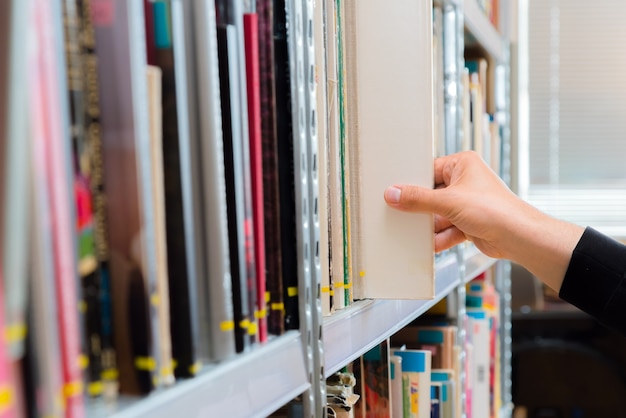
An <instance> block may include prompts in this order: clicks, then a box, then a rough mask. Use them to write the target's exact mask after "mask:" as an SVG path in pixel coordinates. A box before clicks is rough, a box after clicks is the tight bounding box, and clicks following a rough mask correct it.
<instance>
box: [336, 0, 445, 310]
mask: <svg viewBox="0 0 626 418" xmlns="http://www.w3.org/2000/svg"><path fill="white" fill-rule="evenodd" d="M344 7H345V39H346V44H345V45H346V46H345V53H346V58H345V59H346V75H345V76H346V79H347V106H346V107H347V127H346V130H347V132H348V135H349V136H348V143H349V145H348V146H349V149H350V151H349V152H350V165H351V166H350V180H351V183H350V192H351V194H350V196H349V198H350V207H351V208H352V210H351V213H350V219H351V223H350V232H351V248H352V273H353V282H354V285H355V298H356V297H363V298H389V299H429V298H432V297H433V295H434V290H435V288H434V256H433V254H434V253H433V246H434V244H433V219H432V216H431V215H426V214H409V213H403V212H399V211H396V210H394V209H391V208H389V207H388V206H387V205H386V203H385V201H384V199H383V193H384V191H385V189H386V187H388V186H390V185H393V184H407V183H408V184H417V185H420V186H425V187H432V186H433V153H434V150H433V80H432V45H433V44H432V4H431V2H421V1H419V2H416V1H413V0H399V1H394V2H379V1H374V0H360V1H358V6H357V1H356V0H349V1H346V2H345V6H344Z"/></svg>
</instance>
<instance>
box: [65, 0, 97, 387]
mask: <svg viewBox="0 0 626 418" xmlns="http://www.w3.org/2000/svg"><path fill="white" fill-rule="evenodd" d="M63 15H64V16H63V22H64V31H65V55H66V63H67V86H68V93H69V102H70V122H71V126H70V133H71V140H72V148H73V155H72V157H73V168H74V170H73V175H74V197H75V204H76V220H77V232H78V240H77V241H78V274H79V277H80V283H81V285H82V295H83V297H82V300H81V301H80V305H81V310H80V312H81V322H82V329H83V332H82V333H81V336H82V338H81V345H82V350H81V351H82V352H83V353H86V357H85V359H84V361H83V364H84V365H85V366H86V373H85V377H86V382H85V383H86V389H87V393H88V394H89V395H90V396H99V395H100V394H101V393H102V381H101V372H102V365H101V346H102V344H101V341H100V319H101V316H100V306H99V305H100V304H99V300H98V298H99V294H100V283H99V281H100V280H99V279H100V276H99V274H98V261H97V258H96V254H95V245H94V240H95V239H94V223H93V209H92V208H93V205H92V195H91V190H90V185H89V177H88V176H89V175H90V172H91V167H90V162H91V161H90V155H89V153H90V152H91V149H90V146H89V143H88V137H87V131H86V129H85V127H86V126H85V112H84V110H85V85H86V78H85V74H84V73H83V55H82V52H83V51H82V41H81V38H80V35H81V30H82V15H81V13H80V9H79V5H78V2H77V1H75V0H66V1H64V2H63Z"/></svg>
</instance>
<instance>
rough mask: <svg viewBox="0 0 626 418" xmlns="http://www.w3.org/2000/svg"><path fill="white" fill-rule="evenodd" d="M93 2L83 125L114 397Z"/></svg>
mask: <svg viewBox="0 0 626 418" xmlns="http://www.w3.org/2000/svg"><path fill="white" fill-rule="evenodd" d="M91 1H92V0H80V3H79V9H80V10H81V14H82V34H81V40H82V54H83V74H84V82H85V85H84V91H85V105H84V118H85V119H84V124H85V135H86V140H87V144H88V147H89V158H90V161H89V165H90V167H89V169H90V175H89V188H90V191H91V199H92V200H91V201H92V207H93V224H94V248H95V255H96V258H97V261H98V265H99V268H98V274H99V293H98V294H97V296H98V303H99V314H100V345H101V347H100V350H101V367H102V375H101V378H102V382H103V385H104V387H103V390H104V391H105V393H106V394H108V395H113V394H114V392H115V391H116V387H117V383H116V382H117V366H116V362H115V348H114V346H113V313H112V302H111V284H110V275H109V260H110V254H109V237H108V229H109V225H108V219H107V210H106V205H107V203H106V202H107V199H106V193H105V187H104V162H103V153H104V151H103V147H102V127H101V125H100V92H99V90H98V84H99V76H98V56H97V54H96V36H95V29H94V26H93V19H92V8H91Z"/></svg>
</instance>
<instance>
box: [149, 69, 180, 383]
mask: <svg viewBox="0 0 626 418" xmlns="http://www.w3.org/2000/svg"><path fill="white" fill-rule="evenodd" d="M161 78H162V76H161V69H160V68H159V67H155V66H152V65H148V66H147V69H146V79H147V85H148V114H149V120H150V159H151V161H150V162H151V164H150V167H151V169H152V179H151V180H152V199H153V201H152V205H153V210H154V236H155V238H156V240H155V243H154V245H155V248H156V262H157V265H156V272H157V288H156V294H153V295H150V302H151V303H152V304H153V305H156V309H157V315H158V317H159V321H158V322H159V338H160V340H161V341H160V342H159V352H158V353H156V355H157V356H158V357H159V358H158V364H159V366H160V370H158V371H157V375H158V381H159V383H160V384H164V385H169V384H172V383H174V367H173V364H172V338H171V334H170V297H169V283H168V281H169V275H168V270H167V243H166V241H167V240H166V232H165V183H164V178H163V112H162V107H161V98H162V94H161Z"/></svg>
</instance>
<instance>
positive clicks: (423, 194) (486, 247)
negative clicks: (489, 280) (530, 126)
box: [385, 152, 524, 258]
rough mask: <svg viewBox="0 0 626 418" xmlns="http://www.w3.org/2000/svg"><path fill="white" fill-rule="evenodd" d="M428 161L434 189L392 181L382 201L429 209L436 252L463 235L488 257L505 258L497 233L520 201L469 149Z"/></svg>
mask: <svg viewBox="0 0 626 418" xmlns="http://www.w3.org/2000/svg"><path fill="white" fill-rule="evenodd" d="M434 165H435V190H432V189H427V188H422V187H418V186H412V185H406V184H405V185H395V186H392V187H390V188H388V189H387V190H386V191H385V200H386V201H387V204H389V206H391V207H394V208H396V209H399V210H403V211H408V212H432V213H434V215H435V251H437V252H439V251H442V250H445V249H448V248H450V247H452V246H454V245H456V244H459V243H461V242H463V241H465V240H466V239H467V240H470V241H472V242H474V243H475V244H476V246H477V247H478V248H479V249H480V250H481V251H482V252H484V253H485V254H487V255H489V256H491V257H497V258H503V257H505V256H506V254H503V252H502V245H501V242H500V241H501V240H502V238H503V237H502V236H501V235H503V232H504V231H505V230H506V229H507V225H508V224H509V223H510V222H511V217H513V216H515V213H516V212H518V211H521V210H522V208H521V206H523V205H524V203H523V202H522V201H521V200H520V199H518V198H517V197H516V196H515V195H514V194H513V193H512V192H511V191H510V190H509V189H508V187H507V186H506V185H505V184H504V183H503V182H502V180H500V178H499V177H498V176H496V174H495V173H494V172H493V171H492V170H491V169H490V168H489V167H488V166H487V165H486V164H485V163H484V162H483V160H482V159H481V158H480V156H479V155H478V154H476V153H474V152H463V153H459V154H454V155H450V156H447V157H442V158H437V159H436V160H435V164H434ZM398 199H399V200H398Z"/></svg>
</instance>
